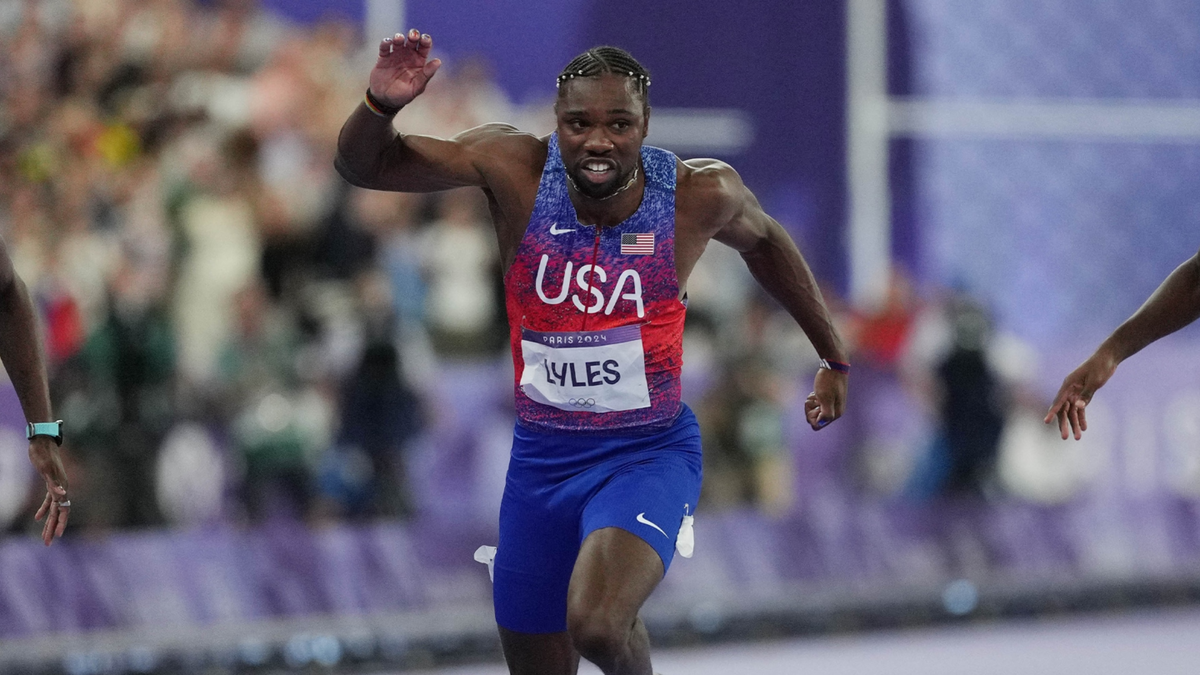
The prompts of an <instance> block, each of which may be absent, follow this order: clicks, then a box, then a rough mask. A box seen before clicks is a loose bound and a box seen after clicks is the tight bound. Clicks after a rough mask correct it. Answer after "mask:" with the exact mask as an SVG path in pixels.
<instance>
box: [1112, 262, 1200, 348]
mask: <svg viewBox="0 0 1200 675" xmlns="http://www.w3.org/2000/svg"><path fill="white" fill-rule="evenodd" d="M1197 318H1200V252H1197V253H1196V255H1194V256H1192V257H1191V258H1189V259H1188V260H1187V261H1186V262H1184V263H1183V264H1182V265H1180V266H1179V267H1177V268H1175V271H1174V272H1171V274H1169V275H1168V276H1167V278H1166V279H1165V280H1163V282H1162V285H1160V286H1159V287H1158V289H1157V290H1156V291H1154V293H1153V294H1151V295H1150V297H1149V298H1148V299H1147V300H1146V302H1145V303H1144V304H1143V305H1142V306H1141V308H1139V309H1138V311H1136V312H1134V314H1133V316H1131V317H1129V318H1128V319H1126V320H1125V322H1124V323H1122V324H1121V325H1120V326H1119V327H1118V328H1117V329H1116V330H1115V331H1113V334H1112V335H1110V336H1109V337H1108V339H1107V340H1105V341H1104V343H1103V344H1101V346H1100V349H1102V350H1105V351H1106V352H1108V353H1109V354H1111V355H1112V357H1113V358H1114V359H1116V361H1117V363H1120V362H1121V361H1124V360H1125V359H1127V358H1129V357H1130V356H1133V355H1134V354H1136V353H1138V352H1139V351H1141V350H1142V348H1144V347H1145V346H1146V345H1148V344H1150V343H1152V342H1154V341H1155V340H1158V339H1159V338H1162V337H1166V336H1167V335H1170V334H1171V333H1174V332H1175V331H1177V330H1179V329H1180V328H1183V327H1184V326H1186V325H1188V324H1190V323H1192V322H1193V321H1195V320H1196V319H1197Z"/></svg>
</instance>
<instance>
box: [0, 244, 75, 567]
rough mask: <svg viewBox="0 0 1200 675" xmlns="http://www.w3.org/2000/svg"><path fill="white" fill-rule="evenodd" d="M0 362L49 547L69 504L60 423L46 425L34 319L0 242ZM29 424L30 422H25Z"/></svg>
mask: <svg viewBox="0 0 1200 675" xmlns="http://www.w3.org/2000/svg"><path fill="white" fill-rule="evenodd" d="M0 362H3V363H4V368H5V370H7V371H8V376H9V378H10V379H11V380H12V383H13V387H15V388H16V390H17V398H18V399H20V401H21V410H22V411H23V412H24V413H25V419H26V421H29V424H28V425H27V427H26V429H25V435H26V437H27V438H28V439H29V461H31V462H33V467H34V468H35V469H37V471H38V473H39V474H41V476H42V480H43V481H45V483H46V498H45V499H44V500H42V506H41V508H39V509H38V511H37V514H36V515H35V516H34V517H35V518H36V519H37V520H42V519H43V518H45V519H46V523H45V525H43V526H42V541H43V542H44V543H45V544H46V545H47V546H49V545H50V544H51V543H52V542H53V541H54V538H55V537H61V536H62V535H63V531H65V530H66V529H67V518H68V517H69V516H70V514H71V501H70V500H69V499H67V472H66V471H64V470H63V465H62V460H61V459H60V458H59V456H58V444H59V443H62V423H61V422H51V421H50V420H51V416H50V389H49V387H48V386H47V384H46V363H45V360H44V359H43V358H42V343H41V339H40V335H39V333H38V327H37V315H36V314H35V313H34V310H33V302H31V301H30V299H29V291H28V289H26V288H25V282H23V281H21V277H19V276H17V271H16V270H15V269H13V263H12V258H10V257H9V255H8V247H7V246H6V245H5V244H4V240H3V239H0ZM30 420H32V421H30Z"/></svg>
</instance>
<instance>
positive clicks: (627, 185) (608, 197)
mask: <svg viewBox="0 0 1200 675" xmlns="http://www.w3.org/2000/svg"><path fill="white" fill-rule="evenodd" d="M637 177H638V168H637V165H634V167H633V175H632V176H630V177H629V182H628V183H626V184H625V185H624V187H622V188H621V189H619V190H617V191H616V192H614V193H612V194H611V195H609V196H607V197H588V196H587V195H586V194H584V192H583V190H580V189H579V186H578V185H576V184H575V179H574V178H571V174H569V173H568V174H567V182H568V183H570V184H571V187H573V188H575V191H576V192H578V193H579V194H581V195H583V196H584V197H588V199H595V200H596V201H598V202H602V201H605V200H606V199H612V198H613V197H616V196H617V195H619V194H621V193H622V192H624V191H626V190H628V189H629V188H631V187H633V182H634V181H636V180H637Z"/></svg>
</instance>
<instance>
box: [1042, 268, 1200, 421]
mask: <svg viewBox="0 0 1200 675" xmlns="http://www.w3.org/2000/svg"><path fill="white" fill-rule="evenodd" d="M1197 318H1200V252H1197V253H1196V255H1194V256H1192V257H1191V258H1189V259H1188V260H1187V262H1185V263H1183V264H1182V265H1180V266H1179V267H1177V268H1175V271H1174V272H1171V274H1170V275H1168V276H1167V278H1166V279H1165V280H1164V281H1163V282H1162V284H1161V285H1160V286H1159V287H1158V290H1156V291H1154V293H1153V294H1151V296H1150V298H1149V299H1147V300H1146V302H1145V303H1144V304H1143V305H1142V306H1141V308H1140V309H1138V311H1136V312H1134V313H1133V316H1131V317H1129V318H1128V319H1126V320H1125V322H1124V323H1122V324H1121V325H1120V326H1118V327H1117V329H1116V330H1115V331H1113V333H1112V335H1110V336H1108V338H1107V339H1106V340H1105V341H1104V342H1102V343H1101V344H1100V346H1099V347H1098V348H1097V349H1096V351H1095V353H1093V354H1092V355H1091V356H1090V357H1088V359H1087V360H1086V361H1084V362H1083V363H1082V364H1080V366H1079V367H1078V368H1076V369H1075V370H1073V371H1072V372H1071V373H1070V374H1069V375H1067V376H1066V377H1065V378H1064V379H1063V383H1062V386H1060V387H1059V389H1058V394H1057V395H1055V397H1054V402H1053V403H1051V404H1050V409H1049V410H1048V411H1047V412H1046V423H1047V424H1049V423H1050V422H1052V421H1054V419H1055V418H1056V417H1057V418H1058V428H1059V432H1060V433H1061V434H1062V437H1063V439H1064V440H1065V439H1066V438H1067V437H1068V436H1070V435H1071V434H1074V436H1075V439H1076V440H1079V438H1081V437H1082V435H1083V432H1084V431H1087V412H1086V408H1087V405H1088V403H1091V401H1092V396H1094V395H1095V393H1096V390H1097V389H1099V388H1100V387H1103V386H1104V384H1105V383H1106V382H1108V380H1109V378H1111V377H1112V375H1113V373H1114V372H1116V370H1117V366H1118V365H1119V364H1120V363H1121V362H1122V361H1124V360H1125V359H1127V358H1129V357H1130V356H1133V355H1134V354H1136V353H1138V352H1139V351H1141V350H1142V348H1144V347H1145V346H1146V345H1149V344H1150V343H1152V342H1154V341H1155V340H1158V339H1159V338H1162V337H1165V336H1167V335H1170V334H1171V333H1174V332H1175V331H1177V330H1179V329H1180V328H1183V327H1184V326H1186V325H1188V324H1190V323H1192V322H1193V321H1195V320H1196V319H1197Z"/></svg>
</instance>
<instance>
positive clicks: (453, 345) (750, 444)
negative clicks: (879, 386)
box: [0, 0, 1003, 529]
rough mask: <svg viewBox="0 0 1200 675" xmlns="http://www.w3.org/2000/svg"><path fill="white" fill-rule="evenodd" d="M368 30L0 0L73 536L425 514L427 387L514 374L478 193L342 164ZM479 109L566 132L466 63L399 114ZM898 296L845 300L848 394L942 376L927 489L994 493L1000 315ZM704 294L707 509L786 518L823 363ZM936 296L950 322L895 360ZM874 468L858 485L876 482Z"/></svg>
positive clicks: (772, 321)
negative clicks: (961, 459) (461, 371)
mask: <svg viewBox="0 0 1200 675" xmlns="http://www.w3.org/2000/svg"><path fill="white" fill-rule="evenodd" d="M362 43H363V40H362V38H361V37H360V35H359V33H358V30H357V28H356V27H354V26H350V25H347V24H344V23H338V22H336V21H330V22H325V23H319V24H316V25H312V26H303V27H301V26H295V25H291V24H289V23H287V22H285V21H283V20H281V19H279V18H278V17H274V16H272V15H270V14H268V13H265V12H263V11H261V9H260V8H259V7H258V6H257V5H256V4H255V3H254V2H251V1H249V0H213V1H212V2H206V3H200V2H196V1H194V0H27V1H19V0H8V1H6V2H0V44H2V45H3V48H2V49H0V73H4V77H0V234H2V235H3V237H4V239H5V241H6V242H7V243H8V247H9V250H10V251H11V253H12V256H13V258H14V262H15V264H16V267H17V270H18V272H19V273H20V274H21V276H22V277H23V278H24V279H25V281H26V282H27V284H28V285H29V287H30V289H31V290H32V292H33V294H34V295H35V299H36V302H37V304H38V305H39V307H40V308H41V310H42V313H43V316H44V320H45V335H46V347H47V351H48V354H49V367H50V372H51V387H52V396H53V399H54V404H55V409H56V411H57V412H58V413H59V416H61V417H62V418H63V419H64V420H65V421H66V436H67V438H68V444H67V445H68V452H67V453H66V455H67V457H68V460H69V462H70V468H69V471H70V475H71V480H72V495H73V497H74V498H75V499H76V500H78V501H79V502H80V503H85V504H87V505H88V507H87V508H86V509H78V511H77V513H76V514H75V517H73V519H72V523H73V525H76V524H77V525H78V526H80V527H82V528H95V529H109V528H120V527H137V526H157V525H163V524H166V523H171V522H195V521H204V520H206V519H211V518H214V517H215V518H219V519H221V520H225V521H234V522H247V521H248V522H254V521H259V520H262V519H265V518H271V517H276V516H279V515H284V516H288V517H296V518H303V519H310V520H311V519H316V520H320V519H340V518H360V517H404V516H407V515H409V514H411V513H412V512H413V511H414V509H416V508H417V507H418V505H416V504H414V499H413V493H412V491H411V490H410V489H409V487H408V485H407V483H408V477H407V475H406V474H407V471H406V452H407V449H408V448H410V447H411V446H412V445H413V443H414V439H418V438H421V437H422V436H423V435H426V436H427V435H429V434H430V433H435V434H436V430H437V423H438V415H437V414H435V412H436V411H434V410H432V408H433V407H434V406H432V405H431V403H430V396H429V387H430V386H432V382H433V381H434V380H435V379H436V378H435V377H434V376H433V373H434V372H436V371H437V369H438V368H439V367H441V366H442V365H444V364H468V365H469V364H485V365H484V366H483V367H484V368H491V369H493V370H494V369H495V368H496V367H498V366H499V367H501V368H503V367H509V368H511V365H505V364H511V361H510V360H509V358H508V356H507V350H508V344H507V331H506V328H505V326H506V323H505V322H506V319H505V317H504V315H503V303H502V302H500V298H501V293H502V288H501V285H500V275H499V261H498V258H497V251H496V248H495V243H494V237H493V235H492V234H491V232H490V226H489V225H488V216H487V210H486V204H484V203H483V202H482V196H481V195H480V194H479V193H478V192H473V191H454V192H448V193H442V194H437V195H405V194H394V193H380V192H369V191H364V190H359V189H355V188H351V187H350V186H348V185H346V184H345V183H344V182H343V181H342V180H341V179H340V178H339V177H338V176H337V174H336V173H335V172H334V170H333V157H334V152H335V144H336V139H337V134H338V130H339V128H340V126H341V124H342V122H343V120H344V119H345V117H346V115H347V114H348V113H349V112H350V111H351V110H352V109H353V107H354V106H355V105H356V104H357V102H358V101H359V99H360V98H361V96H362V92H363V88H364V86H365V81H366V73H367V70H368V69H369V67H370V63H371V62H372V55H371V51H372V49H371V48H370V47H367V48H363V46H362ZM490 121H509V122H512V123H514V124H517V125H518V126H519V127H521V128H523V129H526V130H530V131H535V132H547V131H549V130H550V129H551V128H552V125H553V118H552V114H551V110H550V106H549V103H548V102H545V101H542V102H535V103H532V104H530V105H528V106H527V107H524V108H522V107H518V106H515V105H513V104H512V103H511V102H510V101H509V100H508V99H507V98H506V97H505V95H504V93H503V92H502V90H501V89H500V88H499V87H497V86H496V84H495V83H494V81H493V80H492V79H491V77H490V75H489V73H488V70H487V66H486V64H485V63H483V62H481V61H475V60H471V59H463V60H460V61H455V60H453V59H450V60H449V61H448V67H447V68H445V69H444V70H443V71H442V72H441V73H439V75H438V78H437V79H436V81H435V82H434V83H433V84H431V86H430V87H429V89H428V91H427V92H426V94H425V95H424V96H423V97H422V98H421V99H419V100H418V101H417V102H415V103H414V104H413V105H412V106H410V107H409V109H406V110H405V112H404V128H405V129H406V130H408V131H417V132H423V133H431V134H435V135H443V136H445V135H451V134H453V133H456V132H457V131H460V130H462V129H466V128H470V127H472V126H475V125H477V124H480V123H483V122H490ZM894 288H895V293H894V296H895V297H892V298H890V299H889V301H888V303H887V304H886V305H885V306H884V307H882V308H881V309H879V310H878V312H877V313H871V314H869V315H858V314H855V313H853V312H851V311H849V310H847V309H845V308H844V307H842V305H841V303H840V302H838V300H837V298H835V297H829V298H827V299H828V300H829V302H830V304H831V306H832V307H833V308H834V310H835V312H836V313H837V315H838V320H839V321H840V322H841V323H842V324H843V328H844V332H845V334H846V335H847V336H848V337H849V338H850V339H851V340H852V342H853V343H854V345H855V351H856V356H855V359H856V361H855V367H856V372H855V375H854V386H853V387H852V388H851V397H852V409H853V407H855V406H863V405H866V404H867V402H868V401H869V400H870V396H869V395H864V394H863V392H864V386H865V387H866V388H867V390H868V391H869V390H870V387H871V386H872V385H870V384H868V383H870V382H871V380H872V377H875V376H874V375H872V374H871V373H876V374H877V375H878V374H882V376H884V377H886V378H892V379H894V380H897V381H899V380H903V381H904V382H907V383H909V384H906V385H905V386H906V387H909V386H910V385H911V386H914V387H916V388H917V389H922V388H923V389H924V390H926V391H928V392H934V389H935V388H939V387H940V391H941V393H929V395H928V397H926V399H925V400H928V401H930V402H931V403H930V405H931V406H932V407H931V410H932V409H935V408H936V407H937V406H939V405H940V406H942V408H943V409H944V410H942V412H941V413H937V412H936V411H935V413H934V414H935V415H936V414H941V415H943V416H944V418H945V419H946V420H947V424H946V425H945V427H944V433H943V434H942V441H941V443H942V444H941V445H939V446H936V447H938V448H940V450H939V452H941V453H942V455H943V459H942V461H941V466H940V468H937V467H936V466H934V467H931V468H928V469H927V471H928V472H930V474H929V475H928V476H926V477H925V478H924V479H923V482H922V481H917V482H918V483H919V484H918V485H916V487H913V488H912V489H914V490H918V491H926V492H928V491H930V490H935V489H940V488H939V487H938V486H939V485H940V486H950V487H953V488H955V489H958V488H961V487H964V486H976V487H978V486H979V485H981V484H983V483H984V482H986V479H985V478H984V474H985V473H986V472H987V467H988V466H990V464H991V463H992V458H993V457H994V449H993V450H988V449H986V448H987V447H993V448H994V445H995V443H994V442H992V441H990V440H988V439H989V438H992V437H995V436H997V435H998V433H999V432H998V431H996V425H997V424H999V423H998V422H996V420H995V418H996V417H997V416H1002V415H1003V410H1002V407H1003V404H1001V403H1000V401H1001V394H1000V393H999V390H1000V388H999V385H997V386H996V387H991V384H989V383H991V382H992V379H989V378H993V375H992V373H993V372H994V370H993V369H992V366H990V365H989V362H988V361H987V359H983V360H981V359H980V357H979V354H981V353H982V351H980V350H981V349H982V347H983V345H984V344H985V343H986V341H987V334H988V322H987V319H986V313H985V312H983V311H982V310H981V309H978V307H977V306H975V305H971V304H970V303H969V302H967V301H964V300H962V299H954V300H946V301H940V300H939V301H936V302H932V303H929V304H923V303H921V302H919V301H918V300H917V298H916V294H915V293H914V292H913V291H912V289H911V288H910V287H909V285H907V283H906V282H904V280H903V278H902V277H898V280H897V283H896V284H894ZM689 300H690V313H689V318H688V329H687V334H686V336H685V349H686V351H687V360H686V367H685V373H684V378H685V392H687V394H686V395H687V396H688V399H689V402H691V403H692V405H693V407H694V408H696V409H697V412H698V413H699V414H700V417H701V420H702V424H703V426H704V427H705V436H706V449H705V451H706V458H705V462H706V467H705V472H706V476H705V478H706V484H705V496H704V499H705V501H706V502H708V504H709V505H710V506H712V507H714V508H716V507H721V506H730V505H739V504H754V505H758V506H760V507H762V508H764V509H766V510H768V511H771V512H784V511H786V510H787V509H788V508H789V506H790V505H791V502H792V500H793V499H794V492H795V491H794V489H793V485H792V478H793V476H794V475H795V471H794V468H793V467H792V463H793V456H794V450H793V447H794V446H795V445H796V444H795V443H794V442H793V441H791V440H789V437H788V434H789V433H790V431H789V430H790V429H791V427H792V426H794V425H792V424H791V423H790V422H788V419H789V418H790V416H794V414H795V411H796V410H798V401H802V400H803V397H804V395H805V394H807V390H808V389H807V388H808V387H809V386H810V383H811V374H812V373H813V372H814V369H815V367H816V363H817V361H816V355H815V354H814V353H812V350H811V347H809V346H808V343H807V341H806V340H805V339H804V336H803V334H802V333H801V332H800V331H799V329H798V328H797V327H796V326H795V324H794V322H792V321H791V319H790V318H788V317H787V316H786V315H784V314H782V313H781V312H780V310H779V309H778V307H777V306H776V305H774V303H772V302H771V301H769V300H767V299H765V298H763V297H762V296H761V295H760V293H759V292H758V291H757V290H756V286H755V285H754V283H753V281H752V280H751V279H750V277H749V275H748V274H747V273H746V271H745V269H744V266H743V265H742V264H741V261H740V260H739V259H738V257H737V255H736V253H733V252H732V251H730V250H727V249H724V247H720V246H713V247H710V251H709V252H708V253H706V255H705V256H704V258H703V259H702V260H701V262H700V268H699V269H698V270H697V272H696V273H695V274H693V276H692V281H691V283H690V288H689ZM972 308H974V309H972ZM923 312H924V313H928V314H929V315H931V316H938V317H942V318H941V319H940V320H941V321H942V324H945V325H948V326H950V328H949V329H946V328H945V327H944V326H943V328H941V329H939V330H941V331H942V333H941V334H942V337H941V338H937V340H940V343H938V344H939V345H941V346H938V347H936V348H928V349H926V350H925V351H926V354H925V355H924V357H921V358H917V357H913V358H911V359H906V358H905V357H904V355H905V354H906V353H907V351H906V350H911V349H913V347H912V344H913V343H921V341H920V340H916V341H914V340H912V339H910V338H911V336H912V335H914V334H917V333H921V331H920V330H918V326H919V325H920V324H921V323H922V322H921V320H920V316H921V315H922V313H923ZM972 312H974V313H972ZM946 317H949V318H948V319H947V318H946ZM926 332H928V331H926ZM934 332H936V331H934ZM946 336H949V337H946ZM935 342H936V340H935ZM924 343H929V340H925V341H924ZM924 343H923V344H924ZM946 345H950V346H951V347H950V348H947V347H946ZM960 347H961V348H960ZM946 354H950V356H948V357H946ZM956 359H957V360H956ZM906 362H915V363H921V364H923V369H924V370H923V372H924V373H925V374H926V377H924V378H923V377H919V376H912V377H909V376H908V375H905V374H904V373H901V370H903V368H902V367H901V366H902V364H903V363H906ZM860 364H861V365H860ZM860 373H862V374H860ZM930 374H932V375H933V379H932V380H931V379H930V378H929V377H928V375H930ZM922 382H923V384H921V383H922ZM912 383H918V384H915V385H913V384H912ZM980 383H983V384H982V385H981V384H980ZM989 387H991V388H989ZM883 391H886V387H885V388H884V389H883ZM962 392H968V393H969V394H970V395H967V394H963V393H962ZM980 392H983V393H980ZM501 393H504V392H501ZM864 399H865V400H864ZM937 401H941V403H938V402H937ZM956 406H957V407H956ZM467 416H468V417H469V416H470V413H469V412H468V413H467ZM956 419H957V420H961V419H970V420H982V421H981V422H978V423H974V422H973V423H971V424H968V425H965V426H964V425H958V426H955V423H954V422H953V420H956ZM989 420H990V421H989ZM989 425H990V426H989ZM972 434H973V435H974V436H977V437H979V438H976V439H974V440H971V439H968V440H965V441H961V442H960V439H959V437H960V436H967V435H972ZM865 436H869V433H866V434H865ZM865 436H864V437H862V438H858V439H856V440H854V444H855V445H856V447H858V446H861V447H869V446H870V445H871V439H870V438H867V437H865ZM980 439H982V440H980ZM963 443H965V444H966V445H965V446H963V447H968V446H969V447H970V448H974V449H968V450H964V451H963V453H965V455H968V456H970V457H973V458H974V459H972V460H970V461H968V462H967V464H970V466H963V467H959V466H956V465H954V463H953V462H952V461H950V460H947V459H945V457H948V456H949V455H950V454H952V453H951V452H950V450H947V449H946V448H951V447H958V446H959V445H962V444H963ZM956 444H957V445H956ZM972 444H974V445H972ZM989 444H990V445H989ZM980 448H983V449H980ZM934 454H936V453H934ZM867 455H870V453H867ZM873 462H874V460H871V459H870V458H869V457H868V459H866V460H864V461H863V462H862V465H863V466H864V467H866V468H862V470H861V471H857V470H855V471H852V472H851V473H858V474H862V475H865V476H868V477H867V478H866V479H864V481H865V482H867V483H870V482H871V480H873V479H872V478H870V476H871V475H874V474H875V473H878V471H874V470H873V469H871V468H870V466H872V465H873ZM874 463H876V464H877V463H878V462H874ZM935 464H936V463H935ZM873 471H874V473H873ZM938 471H940V472H941V473H940V474H939V473H937V472H938ZM939 476H940V477H939ZM31 494H32V493H31ZM32 498H33V497H31V499H32ZM26 515H28V514H27V513H23V514H21V516H20V517H18V518H15V519H14V520H13V521H12V522H13V523H14V524H13V525H11V527H22V526H24V524H25V523H26V521H28V520H29V519H28V518H26V517H25V516H26Z"/></svg>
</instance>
